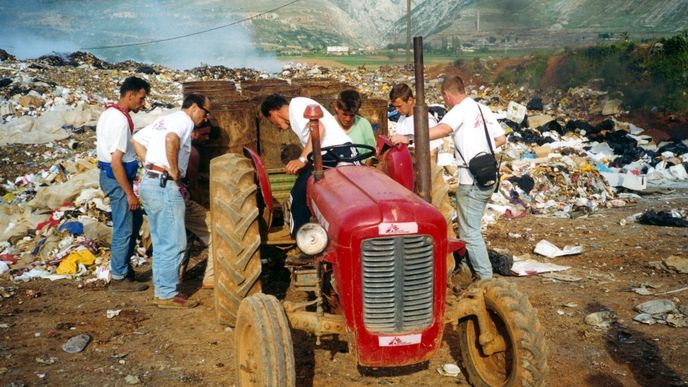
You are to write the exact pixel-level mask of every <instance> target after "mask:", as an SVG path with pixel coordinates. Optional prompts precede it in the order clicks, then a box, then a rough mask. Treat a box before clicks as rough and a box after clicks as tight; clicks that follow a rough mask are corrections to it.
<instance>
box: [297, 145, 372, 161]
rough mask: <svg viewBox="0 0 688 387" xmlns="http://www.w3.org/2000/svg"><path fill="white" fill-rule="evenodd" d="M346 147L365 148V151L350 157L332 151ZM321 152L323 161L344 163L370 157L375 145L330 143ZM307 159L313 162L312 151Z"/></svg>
mask: <svg viewBox="0 0 688 387" xmlns="http://www.w3.org/2000/svg"><path fill="white" fill-rule="evenodd" d="M346 148H356V149H357V150H358V149H365V150H367V152H361V153H359V154H357V155H355V156H352V157H344V156H341V155H339V154H337V153H336V152H334V151H335V150H337V149H346ZM320 150H321V151H322V152H323V156H322V157H323V162H324V161H336V162H337V164H339V163H341V162H345V163H355V162H358V161H363V160H365V159H368V158H371V157H373V156H375V152H376V149H375V147H372V146H370V145H366V144H340V145H332V146H326V147H323V148H321V149H320ZM307 157H308V161H310V162H313V152H311V153H309V154H308V156H307Z"/></svg>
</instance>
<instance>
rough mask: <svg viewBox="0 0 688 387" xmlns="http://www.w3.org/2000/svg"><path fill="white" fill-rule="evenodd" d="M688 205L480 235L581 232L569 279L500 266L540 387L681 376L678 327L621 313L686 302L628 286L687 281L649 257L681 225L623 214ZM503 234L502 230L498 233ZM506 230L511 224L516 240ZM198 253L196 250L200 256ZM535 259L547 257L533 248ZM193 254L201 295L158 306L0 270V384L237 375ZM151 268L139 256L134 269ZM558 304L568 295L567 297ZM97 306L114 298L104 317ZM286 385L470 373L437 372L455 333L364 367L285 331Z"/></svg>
mask: <svg viewBox="0 0 688 387" xmlns="http://www.w3.org/2000/svg"><path fill="white" fill-rule="evenodd" d="M681 207H688V192H686V191H672V192H669V193H666V192H665V193H662V194H653V195H647V196H643V198H642V199H641V200H639V201H638V202H637V203H634V204H631V205H629V206H627V207H623V208H614V209H606V210H602V211H600V212H597V213H594V214H592V215H589V216H587V217H580V218H576V219H558V218H542V217H536V216H533V215H529V216H526V217H525V218H521V219H517V220H511V221H507V220H500V221H499V222H498V223H497V224H495V225H492V226H490V227H489V228H488V231H487V240H488V242H489V244H490V246H491V247H493V248H494V247H496V248H502V249H507V250H509V251H510V252H511V253H513V254H515V255H517V256H523V255H527V254H531V252H532V250H533V247H534V245H535V244H536V243H537V242H538V241H539V240H541V239H547V240H549V241H550V242H552V243H554V244H556V245H557V246H559V247H563V246H564V245H566V244H576V243H578V244H581V245H582V246H583V247H584V252H583V253H582V254H581V255H576V256H568V257H559V258H556V259H554V261H555V262H556V263H558V264H563V265H568V266H571V267H572V269H570V270H569V271H567V272H566V273H567V274H571V275H573V276H578V277H580V278H581V280H580V281H578V282H561V281H557V280H553V279H550V278H546V277H543V276H531V277H507V278H506V279H507V280H508V281H510V282H513V283H515V284H517V286H518V288H519V289H520V290H521V291H522V292H525V293H526V294H527V295H528V297H529V298H530V302H531V303H532V304H533V306H534V307H535V308H537V310H538V315H539V318H540V322H541V323H542V325H543V327H544V331H545V334H546V338H547V343H548V346H549V358H548V361H549V367H550V373H549V378H548V383H547V384H548V385H551V386H557V385H559V386H673V385H684V384H685V383H686V381H688V347H687V346H686V345H685V343H686V342H687V341H688V329H686V328H672V327H669V326H666V325H651V326H648V325H641V324H639V323H635V322H633V321H632V319H633V317H634V316H635V315H636V314H637V313H636V312H634V311H633V307H634V306H635V305H637V304H640V303H641V302H644V301H647V300H652V299H659V298H669V299H672V300H674V301H675V302H679V303H680V302H685V300H686V297H688V291H683V292H677V293H673V294H669V295H652V296H642V295H639V294H636V293H633V292H629V291H628V289H629V288H633V287H637V286H639V285H640V284H643V283H644V284H651V285H653V286H657V288H656V289H652V290H653V291H654V292H657V293H660V292H664V291H670V290H674V289H678V288H682V287H685V286H686V285H687V283H688V274H672V273H668V272H665V271H662V270H658V269H655V268H652V267H650V266H648V263H649V262H651V261H659V260H662V259H664V258H666V257H668V256H671V255H683V256H685V255H687V254H688V246H687V245H686V240H688V229H686V228H669V227H658V226H645V225H640V224H635V223H629V224H626V225H625V226H621V225H620V221H621V220H622V219H624V218H626V217H627V216H629V215H632V214H634V213H637V212H641V211H643V210H644V209H648V208H653V209H657V210H659V209H670V208H681ZM509 233H512V235H511V236H509ZM513 233H519V234H521V237H520V238H514V237H513ZM199 256H203V254H199ZM539 260H541V261H544V260H546V258H542V257H539ZM203 266H204V262H203V261H202V260H201V258H199V257H194V258H192V260H191V263H190V265H189V269H188V270H187V272H186V274H185V277H184V283H183V290H184V291H186V292H187V293H189V294H191V295H192V298H194V299H197V300H199V301H201V305H200V306H199V307H198V308H196V309H193V310H181V311H180V310H162V309H158V308H157V307H156V306H154V305H153V304H152V291H151V290H149V291H147V292H142V293H137V294H114V293H111V292H110V291H109V290H108V289H107V288H104V287H102V286H93V285H92V284H88V285H81V284H80V283H78V282H74V281H67V280H60V281H55V282H50V281H47V280H34V281H32V282H28V283H12V282H9V281H8V280H7V279H6V276H4V277H3V279H2V280H0V287H1V288H2V289H1V290H2V291H1V292H0V293H1V294H2V298H1V299H0V359H2V361H0V382H1V383H0V384H1V385H3V386H9V385H11V386H24V385H26V386H37V385H84V386H86V385H88V386H91V385H113V386H118V385H127V384H129V383H138V384H140V385H151V386H154V385H155V386H157V385H166V386H177V385H178V386H182V385H208V386H221V385H232V384H233V383H234V372H235V370H234V361H233V354H232V351H233V331H232V329H230V328H224V327H222V326H219V325H218V324H217V322H216V320H215V315H214V310H213V294H212V291H210V290H204V289H201V288H200V281H201V278H202V273H203ZM138 271H139V273H140V274H142V275H146V274H150V267H148V266H143V267H141V268H139V269H138ZM565 305H567V306H565ZM108 310H121V312H120V314H119V315H118V316H115V317H113V318H110V319H109V318H107V316H106V314H107V311H108ZM600 310H611V311H613V312H614V313H615V314H616V315H617V316H618V320H617V322H616V323H614V324H613V325H612V326H611V328H610V329H608V330H598V329H595V328H593V327H591V326H589V325H586V324H585V322H584V317H585V316H586V315H587V314H589V313H592V312H597V311H600ZM80 333H87V334H88V335H90V336H91V337H92V338H93V339H92V341H91V343H90V344H89V345H88V346H87V347H86V349H85V350H84V351H83V352H81V353H75V354H70V353H66V352H64V351H63V350H62V345H63V344H64V343H65V342H66V341H67V339H69V338H70V337H72V336H75V335H77V334H80ZM293 337H294V342H295V344H294V348H295V351H296V352H295V356H296V367H297V368H296V375H297V385H299V386H310V385H313V386H326V385H332V384H338V385H346V386H358V385H390V384H392V385H409V386H411V385H416V386H417V385H433V386H434V385H437V386H439V385H468V383H467V381H466V379H465V378H464V377H463V376H462V375H460V376H458V377H456V378H452V377H447V376H440V375H439V374H438V373H437V371H436V369H437V368H438V367H440V366H441V365H442V364H444V363H457V362H458V363H459V364H460V361H459V359H456V358H454V356H453V355H452V354H456V353H458V351H456V348H457V347H456V342H457V340H456V335H455V334H453V333H451V331H450V330H449V328H448V330H447V335H446V336H445V340H444V341H443V343H442V347H441V349H440V351H439V353H437V355H436V356H435V357H434V358H433V359H432V360H431V361H430V362H429V363H425V364H421V365H418V366H416V367H407V368H404V369H391V370H364V369H359V368H358V367H357V365H356V364H355V361H354V358H353V356H352V355H351V354H350V353H348V351H347V345H346V343H343V342H340V341H335V340H331V339H325V340H323V343H322V345H321V346H319V347H318V346H316V345H315V340H314V339H313V338H312V337H310V336H308V335H306V334H304V333H302V332H296V331H294V332H293Z"/></svg>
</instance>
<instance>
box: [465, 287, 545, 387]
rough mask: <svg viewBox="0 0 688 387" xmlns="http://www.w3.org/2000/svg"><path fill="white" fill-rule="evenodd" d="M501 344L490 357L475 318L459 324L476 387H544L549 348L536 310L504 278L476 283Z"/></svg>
mask: <svg viewBox="0 0 688 387" xmlns="http://www.w3.org/2000/svg"><path fill="white" fill-rule="evenodd" d="M476 287H477V288H480V290H481V291H482V292H483V295H484V299H485V304H486V307H487V311H488V314H489V316H490V320H489V321H488V323H489V325H490V331H491V332H492V333H493V334H494V335H495V337H494V340H496V341H495V342H496V343H499V345H497V346H495V347H493V349H494V352H493V353H491V354H486V353H485V352H484V348H483V346H482V345H481V344H480V342H479V338H480V334H481V332H480V328H479V326H478V320H477V318H476V317H475V316H470V317H467V318H464V319H462V320H461V321H460V324H459V328H460V329H459V336H460V337H459V348H460V351H461V358H462V360H463V364H464V368H465V369H466V371H467V374H468V379H469V382H470V383H471V384H472V385H474V386H486V387H487V386H541V385H543V384H544V378H545V374H546V373H547V349H546V346H545V337H544V334H543V331H542V326H541V325H540V322H539V321H538V318H537V313H536V310H535V309H534V308H533V306H532V305H531V304H530V302H529V301H528V298H527V297H526V296H525V295H524V294H522V293H520V292H519V291H518V290H517V289H516V286H515V285H513V284H509V283H508V282H506V281H504V280H501V279H491V280H483V281H479V282H476V283H475V284H473V285H472V288H476Z"/></svg>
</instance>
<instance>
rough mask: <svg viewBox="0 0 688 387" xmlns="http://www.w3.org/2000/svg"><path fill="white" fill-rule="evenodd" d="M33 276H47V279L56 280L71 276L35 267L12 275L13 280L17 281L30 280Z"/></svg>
mask: <svg viewBox="0 0 688 387" xmlns="http://www.w3.org/2000/svg"><path fill="white" fill-rule="evenodd" d="M33 278H45V279H49V280H51V281H56V280H61V279H67V278H70V276H69V275H59V274H53V273H51V272H49V271H47V270H43V269H38V268H33V269H31V270H29V271H27V272H25V273H24V274H21V275H17V276H14V277H12V280H13V281H15V282H19V281H24V282H29V281H30V280H32V279H33Z"/></svg>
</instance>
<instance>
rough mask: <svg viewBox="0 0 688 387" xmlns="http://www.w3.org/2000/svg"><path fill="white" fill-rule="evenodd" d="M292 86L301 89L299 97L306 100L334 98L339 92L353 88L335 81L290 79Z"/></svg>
mask: <svg viewBox="0 0 688 387" xmlns="http://www.w3.org/2000/svg"><path fill="white" fill-rule="evenodd" d="M292 84H293V85H298V86H300V87H301V97H308V98H314V97H326V96H334V97H336V96H337V94H339V92H340V91H342V90H347V89H353V88H354V87H353V86H351V85H349V84H347V83H344V82H341V81H338V80H336V79H311V78H294V79H292Z"/></svg>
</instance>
